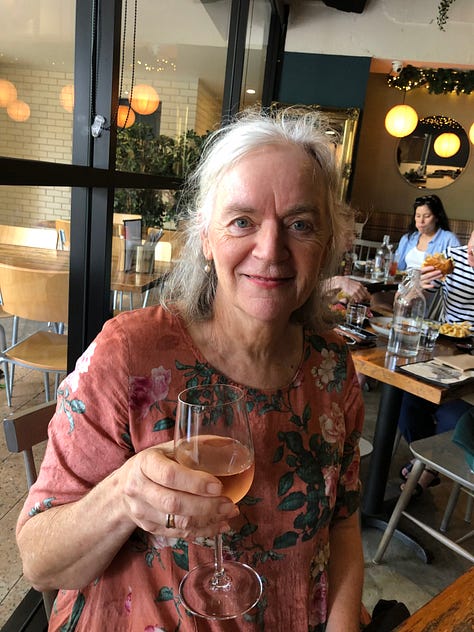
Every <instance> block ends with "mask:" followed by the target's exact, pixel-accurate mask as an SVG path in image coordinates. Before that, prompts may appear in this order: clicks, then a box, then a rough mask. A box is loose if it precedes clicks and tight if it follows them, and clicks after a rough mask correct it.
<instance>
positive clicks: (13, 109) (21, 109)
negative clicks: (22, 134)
mask: <svg viewBox="0 0 474 632" xmlns="http://www.w3.org/2000/svg"><path fill="white" fill-rule="evenodd" d="M7 114H8V116H9V117H10V118H11V119H12V120H13V121H16V122H17V123H24V122H25V121H27V120H28V119H29V118H30V106H29V105H28V103H25V102H24V101H20V100H19V99H17V100H16V101H13V102H12V103H10V104H9V105H8V107H7Z"/></svg>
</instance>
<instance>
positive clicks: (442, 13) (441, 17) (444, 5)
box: [436, 0, 455, 31]
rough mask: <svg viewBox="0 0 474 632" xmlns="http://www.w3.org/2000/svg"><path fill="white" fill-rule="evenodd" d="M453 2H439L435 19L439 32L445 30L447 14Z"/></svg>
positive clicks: (445, 0) (442, 0)
mask: <svg viewBox="0 0 474 632" xmlns="http://www.w3.org/2000/svg"><path fill="white" fill-rule="evenodd" d="M454 2H455V0H441V2H440V3H439V4H438V15H437V17H436V22H437V24H438V27H439V30H440V31H444V30H446V29H445V28H444V27H445V26H446V23H447V21H448V13H449V9H450V7H451V5H452V4H454Z"/></svg>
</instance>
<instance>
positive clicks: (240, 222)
mask: <svg viewBox="0 0 474 632" xmlns="http://www.w3.org/2000/svg"><path fill="white" fill-rule="evenodd" d="M234 224H235V226H237V228H248V227H249V226H250V222H249V220H248V219H247V218H246V217H238V218H237V219H235V220H234Z"/></svg>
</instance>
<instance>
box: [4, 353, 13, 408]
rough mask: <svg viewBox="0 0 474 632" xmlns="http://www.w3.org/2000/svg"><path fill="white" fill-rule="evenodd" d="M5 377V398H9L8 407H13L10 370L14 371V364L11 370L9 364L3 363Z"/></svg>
mask: <svg viewBox="0 0 474 632" xmlns="http://www.w3.org/2000/svg"><path fill="white" fill-rule="evenodd" d="M2 364H3V375H4V377H5V396H6V398H7V406H11V405H12V391H11V388H10V387H11V382H10V370H11V369H13V366H14V365H13V364H12V366H11V369H10V367H9V363H8V362H3V363H2Z"/></svg>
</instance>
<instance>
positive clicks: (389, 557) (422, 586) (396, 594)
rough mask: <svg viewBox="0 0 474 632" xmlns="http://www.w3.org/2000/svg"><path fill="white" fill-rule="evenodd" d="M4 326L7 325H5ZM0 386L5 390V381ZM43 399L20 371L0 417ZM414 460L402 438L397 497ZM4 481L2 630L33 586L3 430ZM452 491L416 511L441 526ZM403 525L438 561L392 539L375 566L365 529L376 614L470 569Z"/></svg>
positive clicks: (374, 539) (370, 416)
mask: <svg viewBox="0 0 474 632" xmlns="http://www.w3.org/2000/svg"><path fill="white" fill-rule="evenodd" d="M3 322H4V324H7V323H5V321H3ZM7 322H8V321H7ZM7 336H8V331H7ZM7 339H9V338H7ZM0 385H1V386H2V387H3V381H2V382H1V383H0ZM379 398H380V394H379V389H377V388H375V389H374V390H372V391H370V392H366V391H364V400H365V403H366V423H365V430H364V436H365V438H367V439H368V440H369V441H370V440H371V439H372V436H373V428H374V425H375V419H376V413H377V408H378V402H379ZM41 401H44V392H43V384H42V378H41V376H40V375H39V374H38V373H36V372H32V371H27V370H25V369H17V373H16V375H15V389H14V398H13V407H12V409H9V408H8V407H7V406H6V401H5V391H4V389H3V388H2V390H0V416H1V418H2V419H3V417H4V416H5V415H7V414H8V413H9V412H11V410H17V409H21V408H24V407H27V406H30V405H32V404H35V403H39V402H41ZM43 449H44V446H43V447H40V448H39V449H38V450H37V457H38V458H39V459H40V458H41V455H42V451H43ZM409 458H410V452H409V450H408V446H407V445H406V443H405V442H404V441H403V440H402V441H401V443H400V445H399V448H398V450H397V453H396V454H395V456H394V458H393V462H392V467H391V474H390V478H391V480H390V483H389V487H388V490H389V492H390V493H393V494H395V495H396V494H397V492H398V485H399V483H400V481H399V478H398V472H399V469H400V467H401V466H402V465H403V464H404V463H405V462H407V461H408V460H409ZM369 466H370V457H365V458H364V459H363V461H362V467H361V478H362V481H364V477H365V475H366V472H367V468H368V467H369ZM0 481H1V491H0V534H1V536H0V538H1V539H0V627H1V626H2V625H3V624H4V623H5V621H6V620H7V619H8V617H9V616H10V614H11V612H12V611H13V610H14V609H15V607H16V606H17V605H18V603H19V602H20V601H21V599H22V598H23V596H24V595H25V594H26V592H27V591H28V588H29V586H28V585H27V583H26V582H25V581H24V579H23V577H22V572H21V563H20V559H19V555H18V552H17V549H16V545H15V523H16V519H17V516H18V513H19V511H20V509H21V506H22V504H23V501H24V498H25V489H26V482H25V476H24V469H23V460H22V457H21V456H19V455H11V454H9V453H8V452H7V449H6V446H5V439H4V435H3V432H0ZM450 490H451V483H450V481H447V480H445V479H444V480H443V482H442V484H441V485H439V486H438V487H435V488H432V489H430V490H428V491H427V492H426V493H425V494H424V495H423V497H422V498H420V499H417V500H416V501H413V503H411V505H416V511H417V512H419V515H420V517H423V516H429V517H430V520H431V522H432V524H433V526H437V525H439V524H440V521H441V517H442V514H443V511H444V508H445V505H446V502H447V498H448V495H449V492H450ZM465 502H466V499H465V497H464V495H461V499H460V501H459V503H458V507H456V511H455V514H454V516H453V520H452V527H451V528H450V535H452V534H455V533H457V532H458V531H459V533H463V532H465V531H466V524H465V523H464V522H463V517H464V507H465ZM411 508H412V507H410V509H411ZM401 525H408V527H409V528H408V529H407V530H409V532H410V533H412V534H414V535H417V536H418V539H419V541H420V542H421V543H422V544H423V545H425V546H426V547H427V548H428V549H429V550H430V552H431V553H432V556H433V560H432V562H431V563H430V564H425V563H424V562H423V561H422V560H421V559H419V558H418V557H417V556H416V555H415V554H414V553H413V551H412V550H411V549H410V548H408V547H407V546H406V545H405V544H403V543H401V542H399V541H398V540H396V539H395V538H393V539H392V541H391V543H390V545H389V548H388V550H387V552H386V554H385V557H384V560H383V562H382V564H380V565H375V564H374V563H373V562H372V557H373V555H374V553H375V550H376V548H377V545H378V543H379V541H380V538H381V535H382V533H381V532H380V531H378V530H376V529H372V528H364V529H363V541H364V553H365V560H366V562H365V571H366V572H365V587H364V604H365V605H366V607H367V609H368V610H369V612H371V611H372V609H373V606H374V605H375V604H376V603H377V601H378V600H379V599H396V600H398V601H403V602H404V603H405V604H406V605H407V607H408V609H409V610H410V612H414V611H415V610H417V609H418V608H419V607H421V606H422V605H424V604H425V603H426V602H427V601H429V600H430V599H431V598H432V597H433V596H434V595H436V594H438V593H439V592H440V591H441V590H442V589H444V588H445V587H446V586H447V585H448V584H450V583H451V582H452V581H454V579H456V578H457V577H458V576H459V575H461V574H462V573H463V572H465V571H466V570H467V569H468V568H469V566H470V564H469V562H468V561H467V560H464V559H463V558H461V557H459V556H458V555H456V554H455V553H452V552H451V551H449V550H448V549H447V548H445V547H443V546H442V545H440V544H439V543H437V542H436V541H435V540H433V539H432V538H430V536H428V535H426V534H424V533H423V532H421V531H419V530H417V529H416V527H414V526H412V525H411V524H410V523H407V522H406V521H405V522H402V523H401ZM468 548H469V549H470V550H471V549H474V538H472V540H471V541H470V543H469V545H468Z"/></svg>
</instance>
